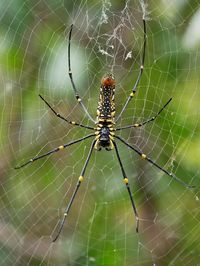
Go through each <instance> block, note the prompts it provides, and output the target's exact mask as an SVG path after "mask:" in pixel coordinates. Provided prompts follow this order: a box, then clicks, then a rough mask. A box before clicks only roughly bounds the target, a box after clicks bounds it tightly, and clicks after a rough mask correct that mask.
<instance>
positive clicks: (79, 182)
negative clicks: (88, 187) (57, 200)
mask: <svg viewBox="0 0 200 266" xmlns="http://www.w3.org/2000/svg"><path fill="white" fill-rule="evenodd" d="M95 142H96V140H94V141H93V142H92V145H91V147H90V151H89V153H88V156H87V159H86V161H85V164H84V166H83V169H82V172H81V175H80V176H79V178H78V182H77V184H76V187H75V190H74V192H73V194H72V197H71V199H70V201H69V203H68V204H67V207H66V209H65V211H64V214H63V219H62V220H61V223H60V226H59V229H58V232H57V234H56V236H55V237H54V239H53V241H52V242H55V241H56V240H57V239H58V237H59V235H60V233H61V231H62V229H63V226H64V224H65V221H66V218H67V215H68V213H69V211H70V208H71V206H72V203H73V201H74V199H75V197H76V193H77V192H78V189H79V187H80V185H81V183H82V181H83V179H84V174H85V170H86V167H87V165H88V163H89V161H90V158H91V155H92V151H93V148H94V145H95Z"/></svg>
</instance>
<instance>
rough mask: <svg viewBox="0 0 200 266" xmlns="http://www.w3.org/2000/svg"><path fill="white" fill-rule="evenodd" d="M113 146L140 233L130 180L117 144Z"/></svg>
mask: <svg viewBox="0 0 200 266" xmlns="http://www.w3.org/2000/svg"><path fill="white" fill-rule="evenodd" d="M113 144H114V147H115V151H116V154H117V158H118V161H119V165H120V168H121V171H122V175H123V178H124V183H125V184H126V188H127V191H128V194H129V197H130V200H131V204H132V207H133V211H134V214H135V218H136V232H137V233H138V229H139V217H138V213H137V209H136V206H135V203H134V200H133V197H132V194H131V190H130V186H129V183H128V178H127V177H126V173H125V170H124V167H123V165H122V161H121V158H120V156H119V151H118V148H117V144H116V143H115V142H114V141H113Z"/></svg>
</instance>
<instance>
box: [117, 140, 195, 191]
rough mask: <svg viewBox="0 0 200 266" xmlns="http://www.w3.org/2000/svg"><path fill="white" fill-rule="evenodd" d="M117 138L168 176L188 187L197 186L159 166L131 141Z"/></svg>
mask: <svg viewBox="0 0 200 266" xmlns="http://www.w3.org/2000/svg"><path fill="white" fill-rule="evenodd" d="M115 137H116V138H117V139H119V140H120V141H121V142H122V143H124V144H125V145H126V146H128V147H129V148H131V149H132V150H134V151H135V152H136V153H137V154H139V155H140V156H141V158H142V159H144V160H147V161H148V162H149V163H151V164H153V165H154V166H155V167H156V168H158V169H159V170H161V171H162V172H164V173H165V174H167V175H168V176H170V177H172V178H173V179H174V180H176V181H177V182H178V183H180V184H181V185H182V186H184V187H187V188H195V186H193V185H188V184H186V183H185V182H184V181H182V180H181V179H179V178H178V177H176V176H175V175H174V174H172V173H170V172H168V171H167V170H165V169H164V168H162V167H161V166H159V165H158V164H157V163H155V162H154V161H153V160H152V159H151V158H149V157H148V156H147V155H146V154H144V153H142V152H140V151H139V150H138V149H136V148H134V147H133V146H131V145H130V144H129V143H127V142H126V141H125V140H124V139H122V138H121V137H119V136H115Z"/></svg>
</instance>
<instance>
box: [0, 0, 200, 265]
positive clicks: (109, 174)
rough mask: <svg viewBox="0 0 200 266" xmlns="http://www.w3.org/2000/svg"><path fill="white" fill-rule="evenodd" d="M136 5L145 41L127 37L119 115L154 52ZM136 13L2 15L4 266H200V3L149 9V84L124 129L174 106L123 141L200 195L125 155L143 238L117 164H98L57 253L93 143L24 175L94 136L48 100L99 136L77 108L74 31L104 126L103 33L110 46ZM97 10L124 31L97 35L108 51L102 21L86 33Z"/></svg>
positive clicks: (85, 83)
mask: <svg viewBox="0 0 200 266" xmlns="http://www.w3.org/2000/svg"><path fill="white" fill-rule="evenodd" d="M148 2H150V1H148ZM109 3H111V4H112V5H110V4H109ZM126 4H127V5H128V6H129V8H128V10H129V12H130V14H132V16H133V17H134V18H135V20H136V23H135V24H134V29H132V30H130V28H129V29H128V27H127V29H126V31H125V30H124V32H123V38H124V39H125V40H124V41H125V42H126V47H127V50H128V49H129V50H132V54H133V58H132V59H131V60H127V61H124V62H123V63H122V60H121V53H122V52H121V50H120V51H119V54H118V55H116V57H115V60H116V66H115V67H116V68H115V70H116V72H115V75H116V80H117V82H118V84H119V85H118V87H117V93H116V105H117V111H118V112H119V111H120V110H121V108H122V106H123V103H124V101H125V98H126V97H127V96H128V95H129V93H130V90H131V88H132V86H133V83H134V81H135V80H136V76H137V73H138V70H139V64H140V56H141V51H142V50H141V47H142V40H143V39H142V36H143V32H142V20H141V18H142V13H141V7H140V5H139V1H126ZM126 4H125V3H124V1H121V0H119V1H110V2H109V1H63V0H62V1H61V0H60V1H58V0H47V1H36V2H34V1H30V0H29V1H21V0H12V1H5V0H2V1H1V3H0V7H1V8H0V15H1V23H0V74H1V80H0V82H1V91H0V113H1V124H0V129H1V130H0V145H1V160H0V182H1V185H0V193H1V194H0V195H1V197H0V207H1V209H0V214H1V221H0V226H1V230H0V236H1V237H0V241H1V248H0V264H1V265H31V266H33V265H70V266H72V265H89V266H90V265H116V266H118V265H119V266H121V265H127V266H128V265H130V266H132V265H152V264H153V265H183V264H184V265H198V264H199V261H200V255H199V254H200V241H199V235H200V223H199V219H200V212H199V191H198V185H199V178H198V177H199V170H200V169H199V156H200V140H199V133H200V121H199V120H200V119H199V117H200V107H199V99H200V90H199V88H200V75H199V74H200V72H199V71H200V67H199V66H200V53H199V47H200V42H198V38H197V41H196V43H195V42H192V46H191V47H189V46H188V43H190V42H188V38H193V34H196V35H197V34H199V33H198V32H196V26H195V23H196V22H195V21H197V19H199V20H200V18H197V14H199V10H200V4H199V1H194V0H187V1H184V0H182V1H180V0H179V1H178V0H176V1H158V0H155V1H152V2H151V3H149V4H148V7H147V10H148V11H149V14H148V15H147V16H148V17H149V18H150V19H149V20H148V21H147V32H148V39H147V55H146V61H145V72H144V75H143V76H142V80H141V82H140V84H139V87H138V94H137V96H136V98H135V99H134V100H133V101H132V102H131V103H130V105H129V106H128V108H127V110H126V112H125V113H124V114H123V119H122V120H121V121H120V123H119V124H121V125H126V124H131V123H133V122H141V121H145V120H147V119H148V118H149V117H151V116H153V115H154V114H155V113H156V112H157V111H158V110H159V109H160V108H161V107H162V106H163V104H164V103H165V102H166V101H167V100H168V99H169V98H170V97H173V101H172V103H171V104H170V106H169V107H168V108H167V110H165V111H164V112H163V113H162V114H161V116H160V117H159V118H158V119H156V121H155V122H153V123H151V124H148V125H146V126H145V127H144V128H141V129H138V131H135V130H128V131H126V132H123V133H122V136H123V137H124V138H126V139H127V141H128V142H129V143H131V144H134V145H135V146H136V147H138V148H139V149H141V150H143V151H144V152H145V153H148V154H150V156H151V158H153V159H154V160H155V161H156V162H157V163H159V165H162V166H164V167H165V168H166V169H168V170H169V171H172V172H173V173H175V174H176V175H177V176H178V177H179V178H181V179H183V180H184V181H185V182H188V183H193V184H195V185H196V186H197V189H195V190H194V191H189V190H187V189H186V188H184V187H182V186H180V185H179V184H177V183H176V182H174V181H170V179H169V178H168V177H167V176H165V175H164V174H162V173H160V172H159V171H158V170H157V169H155V168H154V167H151V166H149V165H148V164H146V162H141V161H140V160H139V158H138V157H137V155H135V154H133V153H132V152H131V151H129V150H128V149H126V147H124V146H123V145H121V144H120V145H119V148H120V154H121V157H122V158H123V163H124V166H125V169H126V171H127V175H128V176H129V179H130V180H131V181H130V182H131V188H132V191H133V195H134V199H135V202H136V205H137V208H138V212H139V216H140V217H141V223H140V233H139V234H138V235H137V234H136V233H135V228H134V226H135V222H134V219H133V212H132V209H131V205H130V202H129V198H128V196H127V192H126V190H125V189H124V186H123V183H122V182H121V179H122V176H121V172H120V169H119V166H118V163H117V161H116V157H115V154H114V152H113V153H106V152H104V151H102V152H99V153H96V152H94V154H93V156H92V158H91V161H90V164H89V165H90V166H89V167H88V169H87V172H86V177H87V178H86V181H85V182H84V183H83V185H82V187H81V190H80V191H79V194H78V196H77V198H76V200H75V202H74V204H73V207H72V209H71V211H70V215H69V217H68V221H67V222H66V225H65V227H64V230H63V231H62V234H61V237H60V239H59V241H57V242H56V243H55V244H52V243H51V240H52V239H51V236H52V235H53V234H54V233H55V232H54V229H55V230H56V224H57V222H58V220H59V218H60V217H62V214H63V210H64V208H65V206H66V203H67V202H68V201H69V199H70V196H71V194H72V191H73V188H74V186H75V184H76V181H77V176H79V173H80V171H81V169H82V167H83V164H84V160H85V158H86V156H87V153H88V150H89V145H90V142H89V141H86V142H84V143H80V144H77V145H75V146H72V147H69V148H68V149H66V150H65V151H64V152H62V153H58V154H54V155H53V156H50V157H49V158H48V159H46V160H45V159H44V160H41V161H38V162H37V163H34V164H32V165H31V166H29V167H25V168H23V169H21V170H18V171H16V170H14V169H13V168H14V166H15V165H16V164H17V165H18V164H19V163H21V162H22V161H26V160H27V159H29V158H31V157H32V156H35V155H36V154H41V153H44V152H46V151H48V150H50V149H52V148H54V147H57V146H59V145H61V144H62V143H67V142H70V141H71V140H75V139H77V138H80V137H82V136H84V135H86V134H88V131H87V130H85V129H79V128H78V129H77V128H76V127H75V128H73V127H72V126H71V125H67V124H65V123H63V122H62V121H59V119H57V118H56V117H54V116H53V114H52V113H51V112H50V111H49V110H48V109H47V107H46V106H44V103H43V102H41V100H40V99H39V97H38V94H41V95H43V96H44V97H45V99H47V100H48V101H49V102H50V103H51V104H52V105H53V106H55V109H56V110H58V111H59V112H60V113H62V114H63V115H65V116H66V117H70V119H71V120H75V121H79V122H81V123H85V124H88V125H91V123H90V121H88V120H87V118H86V116H85V114H84V113H83V111H82V110H81V109H80V107H79V106H78V104H77V103H76V101H75V99H74V95H73V91H72V88H71V85H70V82H69V79H68V77H67V41H68V32H69V27H70V25H71V23H72V21H73V22H74V23H75V29H74V32H73V40H72V66H73V73H74V79H75V81H76V84H77V87H78V88H79V89H80V94H81V95H82V96H83V99H84V100H85V102H86V105H87V106H88V108H89V110H90V113H91V114H92V115H93V117H94V116H95V114H96V111H95V110H96V107H97V99H98V92H99V84H100V79H101V76H102V74H103V73H105V72H106V71H108V70H109V62H110V61H109V60H107V59H106V60H105V55H104V56H103V55H102V54H100V53H99V51H97V49H96V48H97V46H98V45H97V44H96V43H98V42H97V40H98V41H99V42H100V41H102V40H104V41H105V36H104V34H103V33H104V31H106V32H107V33H108V34H109V33H110V31H109V30H110V29H111V28H112V26H113V25H114V24H115V23H116V22H115V16H114V15H113V14H117V15H118V16H117V15H116V18H118V17H119V14H121V13H120V11H121V10H123V8H124V7H125V6H126ZM101 8H102V9H101ZM98 9H99V10H100V11H101V12H102V14H103V12H105V14H106V13H107V14H108V15H109V16H111V19H110V21H109V22H110V23H111V22H112V23H113V25H111V26H110V28H109V23H108V24H105V25H104V24H103V25H102V27H101V29H98V30H99V32H98V31H97V32H96V34H97V35H99V36H103V37H104V39H103V38H102V39H101V40H99V39H100V38H99V39H98V38H97V37H98V36H97V35H96V37H95V29H96V28H95V26H96V25H95V21H96V20H97V21H98V19H99V20H100V17H98V16H97V17H96V18H95V19H96V20H94V21H92V20H91V25H90V23H89V26H90V28H87V29H85V28H84V26H85V24H84V23H83V22H84V21H87V19H88V21H89V22H90V17H89V15H90V16H92V15H93V14H94V13H95V12H97V11H98ZM111 10H113V13H112V14H111V13H110V12H111ZM86 15H88V17H87V16H86ZM194 17H195V20H194ZM199 17H200V15H199ZM112 18H113V20H112ZM118 23H119V22H118ZM189 26H190V31H189V32H190V34H191V35H189V34H188V27H189ZM113 27H114V26H113ZM92 29H93V32H92V33H91V35H90V34H89V33H90V30H92ZM86 32H87V34H86ZM92 34H94V35H92ZM89 36H93V38H94V39H92V38H89ZM199 39H200V37H199ZM118 41H119V40H118ZM95 42H96V43H95ZM95 45H96V46H95ZM120 60H121V61H120Z"/></svg>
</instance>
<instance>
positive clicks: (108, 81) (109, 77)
mask: <svg viewBox="0 0 200 266" xmlns="http://www.w3.org/2000/svg"><path fill="white" fill-rule="evenodd" d="M115 83H116V82H115V77H114V75H113V74H111V73H108V74H106V75H105V76H104V77H103V78H102V80H101V85H102V86H104V87H114V86H115Z"/></svg>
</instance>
